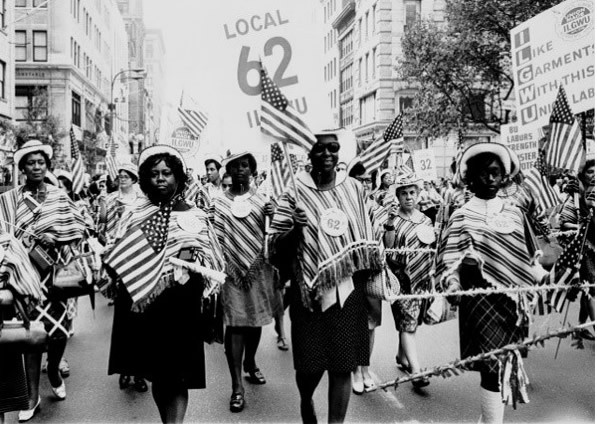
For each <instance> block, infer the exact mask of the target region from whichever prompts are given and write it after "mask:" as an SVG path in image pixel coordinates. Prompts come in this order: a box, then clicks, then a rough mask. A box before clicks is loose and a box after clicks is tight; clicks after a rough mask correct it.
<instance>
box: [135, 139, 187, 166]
mask: <svg viewBox="0 0 597 424" xmlns="http://www.w3.org/2000/svg"><path fill="white" fill-rule="evenodd" d="M162 153H168V154H170V155H172V156H176V157H177V158H178V159H180V161H181V162H182V167H183V169H186V168H187V166H186V164H185V160H184V158H183V157H182V154H181V153H180V152H179V151H178V150H176V149H175V148H174V147H172V146H168V145H167V144H155V145H153V146H149V147H147V148H145V149H143V151H142V152H141V153H140V154H139V167H140V166H141V165H142V164H143V163H144V162H145V161H146V160H147V159H148V158H149V157H150V156H153V155H158V154H162Z"/></svg>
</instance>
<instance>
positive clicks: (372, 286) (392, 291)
mask: <svg viewBox="0 0 597 424" xmlns="http://www.w3.org/2000/svg"><path fill="white" fill-rule="evenodd" d="M365 294H366V295H367V296H369V297H372V298H374V299H381V300H385V301H386V302H393V301H395V300H396V299H397V297H398V296H399V295H400V281H398V278H397V277H396V276H395V275H394V273H393V272H392V271H390V270H389V269H388V267H387V266H384V267H383V269H382V270H381V272H379V273H377V274H373V275H372V276H370V277H369V279H368V280H367V282H366V283H365Z"/></svg>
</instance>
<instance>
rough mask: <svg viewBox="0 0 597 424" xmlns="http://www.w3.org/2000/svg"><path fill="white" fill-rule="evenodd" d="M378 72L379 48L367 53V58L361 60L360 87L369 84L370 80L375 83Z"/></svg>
mask: <svg viewBox="0 0 597 424" xmlns="http://www.w3.org/2000/svg"><path fill="white" fill-rule="evenodd" d="M363 66H364V68H363ZM376 70H377V48H374V49H373V50H371V52H369V53H365V56H364V57H362V58H360V59H359V75H358V78H359V79H358V83H359V87H360V86H361V85H362V84H363V82H364V83H365V84H367V83H368V82H369V79H371V80H372V81H373V80H374V79H375V77H376Z"/></svg>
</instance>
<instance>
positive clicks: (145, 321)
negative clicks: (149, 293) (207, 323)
mask: <svg viewBox="0 0 597 424" xmlns="http://www.w3.org/2000/svg"><path fill="white" fill-rule="evenodd" d="M202 293H203V284H202V282H201V279H200V278H199V277H195V278H192V279H191V280H189V281H188V282H187V283H186V284H185V285H182V286H181V285H176V286H174V287H171V288H168V289H166V290H165V291H164V292H163V293H162V294H160V295H159V296H158V297H157V298H156V299H155V300H154V301H153V303H151V304H150V305H149V306H148V307H147V309H146V310H145V311H144V312H142V313H139V314H137V313H133V312H130V311H129V312H128V313H126V311H124V313H119V314H118V317H116V311H114V312H115V320H114V327H115V329H116V333H117V334H116V335H113V337H112V345H111V347H110V360H109V363H110V366H109V373H112V372H115V373H121V374H125V375H136V376H139V377H144V378H146V379H148V380H149V381H154V382H155V381H172V382H182V383H183V384H184V386H185V387H186V388H188V389H203V388H205V353H204V350H203V336H204V335H203V331H202V330H203V319H202V314H201V299H202ZM118 294H119V297H120V298H122V297H123V296H127V294H126V292H125V291H123V290H119V293H118ZM117 302H118V301H117ZM119 302H120V303H121V305H120V307H122V308H124V306H123V305H122V304H125V305H126V303H124V302H127V303H128V304H129V305H130V299H129V300H128V301H126V300H123V299H120V301H119ZM120 312H122V311H120Z"/></svg>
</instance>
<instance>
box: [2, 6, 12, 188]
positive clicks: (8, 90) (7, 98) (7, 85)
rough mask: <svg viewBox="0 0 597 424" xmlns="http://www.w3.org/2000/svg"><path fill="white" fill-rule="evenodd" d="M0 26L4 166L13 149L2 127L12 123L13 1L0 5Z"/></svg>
mask: <svg viewBox="0 0 597 424" xmlns="http://www.w3.org/2000/svg"><path fill="white" fill-rule="evenodd" d="M0 26H1V27H2V31H0V164H4V163H6V159H7V158H8V157H11V156H12V153H13V152H14V149H15V138H14V136H13V134H12V132H10V131H7V127H8V126H5V125H2V124H3V123H4V122H6V123H8V122H10V121H12V119H13V116H14V107H15V105H14V78H15V68H14V52H15V50H14V47H13V43H14V0H4V1H2V2H1V3H0ZM0 171H3V170H0ZM7 172H9V173H10V171H7ZM4 177H5V175H4V172H0V185H4V183H5V178H4Z"/></svg>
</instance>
